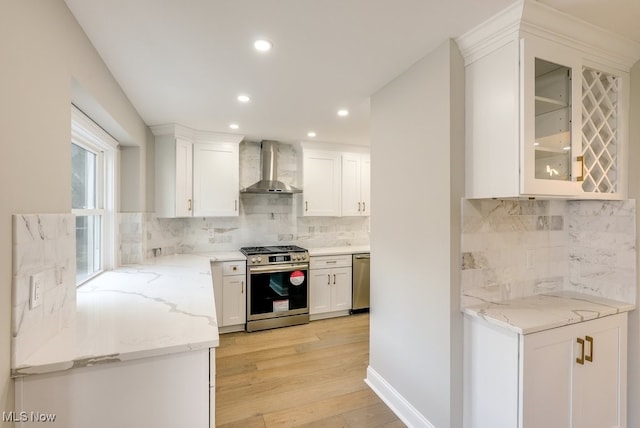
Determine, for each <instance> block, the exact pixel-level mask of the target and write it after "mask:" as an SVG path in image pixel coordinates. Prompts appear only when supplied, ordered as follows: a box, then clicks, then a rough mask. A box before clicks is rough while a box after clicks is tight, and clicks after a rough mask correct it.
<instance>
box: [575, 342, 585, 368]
mask: <svg viewBox="0 0 640 428" xmlns="http://www.w3.org/2000/svg"><path fill="white" fill-rule="evenodd" d="M578 343H579V344H580V348H581V351H580V358H576V363H578V364H581V365H584V339H582V338H581V337H579V338H578Z"/></svg>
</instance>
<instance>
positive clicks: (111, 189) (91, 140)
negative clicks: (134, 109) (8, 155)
mask: <svg viewBox="0 0 640 428" xmlns="http://www.w3.org/2000/svg"><path fill="white" fill-rule="evenodd" d="M71 143H73V144H76V145H78V146H80V147H83V148H85V149H87V150H89V151H91V152H95V153H97V154H98V156H99V159H98V162H97V165H98V168H100V169H102V168H104V170H103V171H101V170H99V171H97V172H96V179H97V180H100V181H101V182H99V183H98V186H97V187H98V189H99V191H103V192H104V195H97V196H98V197H97V199H96V200H97V201H98V204H101V205H104V206H98V209H96V210H84V209H72V210H71V212H72V213H74V214H78V215H92V214H102V230H101V241H102V254H101V255H102V270H101V271H105V270H110V269H113V268H114V267H115V266H116V248H117V244H116V243H117V232H118V230H117V222H116V188H117V186H116V184H117V183H116V171H117V161H118V156H117V150H118V145H119V143H118V142H117V141H116V140H115V139H114V138H113V137H112V136H111V135H109V134H108V133H107V132H105V131H104V130H103V129H102V128H101V127H100V126H98V125H97V124H96V123H95V122H94V121H92V120H91V119H90V118H89V117H87V116H86V115H85V114H84V113H83V112H82V111H80V110H79V109H78V108H77V107H75V106H74V105H72V106H71ZM94 276H95V275H94ZM91 278H92V277H90V278H87V280H85V281H84V282H86V281H88V280H90V279H91ZM78 285H80V284H78Z"/></svg>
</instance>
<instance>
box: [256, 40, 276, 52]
mask: <svg viewBox="0 0 640 428" xmlns="http://www.w3.org/2000/svg"><path fill="white" fill-rule="evenodd" d="M253 47H254V48H256V50H258V51H260V52H268V51H270V50H271V48H272V47H273V44H272V43H271V42H270V41H269V40H265V39H258V40H256V41H255V42H253Z"/></svg>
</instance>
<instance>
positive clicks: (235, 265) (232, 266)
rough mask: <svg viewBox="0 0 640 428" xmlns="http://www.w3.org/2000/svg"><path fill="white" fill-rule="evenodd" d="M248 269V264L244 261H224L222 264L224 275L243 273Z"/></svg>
mask: <svg viewBox="0 0 640 428" xmlns="http://www.w3.org/2000/svg"><path fill="white" fill-rule="evenodd" d="M246 271H247V264H246V263H245V262H244V261H237V262H224V263H223V264H222V274H223V275H225V276H226V275H241V274H244V273H245V272H246Z"/></svg>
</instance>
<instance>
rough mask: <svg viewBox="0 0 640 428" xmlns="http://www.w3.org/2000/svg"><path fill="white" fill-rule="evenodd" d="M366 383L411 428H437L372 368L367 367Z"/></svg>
mask: <svg viewBox="0 0 640 428" xmlns="http://www.w3.org/2000/svg"><path fill="white" fill-rule="evenodd" d="M364 381H365V383H366V384H367V385H369V388H371V389H372V390H373V392H375V393H376V395H377V396H378V397H380V399H381V400H382V401H384V402H385V404H386V405H387V406H389V408H390V409H391V410H392V411H393V413H395V414H396V416H398V418H400V420H401V421H402V422H404V423H405V424H406V425H407V426H408V427H409V428H414V427H415V428H435V426H433V425H432V424H431V422H429V421H428V420H427V419H426V418H425V417H424V416H422V414H421V413H420V412H418V411H417V410H416V409H415V407H413V406H412V405H411V403H409V402H408V401H407V400H405V398H404V397H403V396H402V395H400V394H399V393H398V391H396V390H395V389H394V388H393V387H392V386H391V385H389V383H388V382H387V381H386V380H384V378H383V377H382V376H380V375H379V374H378V372H376V371H375V370H374V369H373V368H372V367H371V366H369V367H367V378H366V379H365V380H364Z"/></svg>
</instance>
